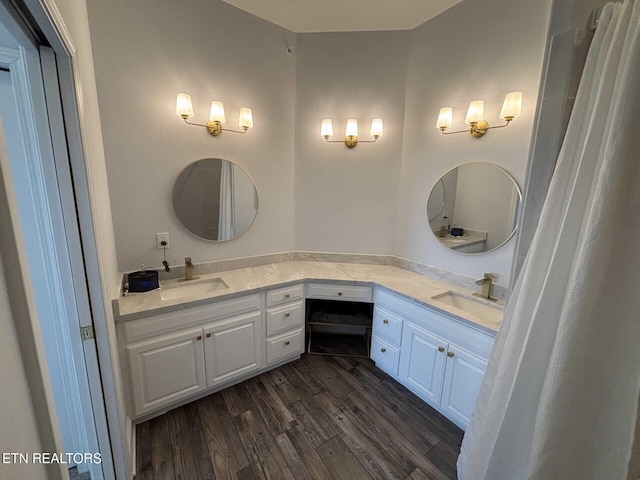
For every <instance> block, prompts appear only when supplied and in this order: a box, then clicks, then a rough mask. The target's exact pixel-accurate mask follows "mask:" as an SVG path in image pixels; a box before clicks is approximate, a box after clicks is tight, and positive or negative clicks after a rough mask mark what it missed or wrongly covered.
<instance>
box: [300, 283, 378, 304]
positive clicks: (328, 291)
mask: <svg viewBox="0 0 640 480" xmlns="http://www.w3.org/2000/svg"><path fill="white" fill-rule="evenodd" d="M307 292H308V294H307V298H319V299H324V300H342V301H351V302H369V303H370V302H371V301H372V298H373V294H372V289H371V287H366V286H362V285H336V284H331V283H309V286H308V291H307Z"/></svg>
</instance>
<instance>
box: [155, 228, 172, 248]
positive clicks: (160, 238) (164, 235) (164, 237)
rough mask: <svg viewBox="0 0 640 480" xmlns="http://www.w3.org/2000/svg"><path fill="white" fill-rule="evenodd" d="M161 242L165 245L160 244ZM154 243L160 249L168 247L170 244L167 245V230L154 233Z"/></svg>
mask: <svg viewBox="0 0 640 480" xmlns="http://www.w3.org/2000/svg"><path fill="white" fill-rule="evenodd" d="M162 242H166V245H162ZM156 244H157V247H158V248H160V249H162V248H170V247H171V245H169V233H168V232H162V233H156Z"/></svg>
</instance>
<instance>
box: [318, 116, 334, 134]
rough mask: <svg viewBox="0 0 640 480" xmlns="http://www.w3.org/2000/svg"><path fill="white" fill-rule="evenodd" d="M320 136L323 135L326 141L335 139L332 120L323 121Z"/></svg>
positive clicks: (324, 119)
mask: <svg viewBox="0 0 640 480" xmlns="http://www.w3.org/2000/svg"><path fill="white" fill-rule="evenodd" d="M320 135H322V136H323V137H324V138H325V139H326V138H329V137H333V123H331V119H330V118H323V119H322V126H321V127H320Z"/></svg>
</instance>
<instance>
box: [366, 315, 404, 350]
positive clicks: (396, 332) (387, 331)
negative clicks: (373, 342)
mask: <svg viewBox="0 0 640 480" xmlns="http://www.w3.org/2000/svg"><path fill="white" fill-rule="evenodd" d="M402 322H403V320H402V317H400V316H399V315H397V314H395V313H393V312H391V311H389V310H387V309H385V308H383V307H379V306H378V305H376V306H375V307H374V309H373V333H374V334H375V335H378V336H380V337H382V338H384V339H385V340H387V341H389V342H391V343H392V344H394V345H396V346H398V347H399V346H400V341H401V340H402Z"/></svg>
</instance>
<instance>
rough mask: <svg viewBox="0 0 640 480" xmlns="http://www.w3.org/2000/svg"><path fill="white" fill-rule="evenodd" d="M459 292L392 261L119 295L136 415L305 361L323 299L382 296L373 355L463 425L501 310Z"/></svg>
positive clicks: (244, 275)
mask: <svg viewBox="0 0 640 480" xmlns="http://www.w3.org/2000/svg"><path fill="white" fill-rule="evenodd" d="M451 289H452V286H451V285H449V284H446V283H443V282H439V281H436V280H434V279H431V278H428V277H424V276H422V275H418V274H416V273H413V272H409V271H406V270H403V269H400V268H397V267H393V266H389V265H361V264H346V263H331V262H295V261H292V262H282V263H279V264H271V265H264V266H261V267H251V268H244V269H238V270H230V271H224V272H218V273H214V274H207V275H200V280H197V281H194V283H193V284H190V285H186V286H184V285H180V286H179V287H177V288H176V289H174V290H171V288H170V286H169V288H165V289H164V290H163V287H162V286H161V288H160V290H157V291H153V292H148V293H145V294H139V295H132V296H127V297H119V298H118V299H115V300H114V301H113V307H114V311H115V316H116V319H117V333H118V344H119V350H120V360H121V366H122V370H123V375H124V377H125V385H127V402H128V410H129V415H130V416H131V417H132V418H133V419H134V421H135V422H140V421H143V420H145V419H148V418H151V417H153V416H156V415H158V414H161V413H163V412H165V411H167V410H169V409H172V408H175V407H177V406H179V405H181V404H184V403H187V402H190V401H193V400H195V399H197V398H199V397H202V396H205V395H208V394H210V393H213V392H215V391H218V390H221V389H223V388H226V387H228V386H230V385H233V384H235V383H238V382H241V381H243V380H245V379H247V378H250V377H252V376H255V375H258V374H260V373H262V372H264V371H267V370H270V369H272V368H275V367H277V366H279V365H282V364H284V363H287V362H290V361H292V360H295V359H297V358H298V357H299V355H300V354H301V353H302V352H303V351H304V350H305V318H304V317H305V299H307V298H313V299H323V300H337V301H345V300H346V301H360V302H372V303H373V304H374V314H373V326H372V331H371V359H372V360H373V361H374V362H376V365H377V366H378V367H380V368H381V369H382V370H384V371H385V372H387V373H388V374H389V375H391V376H392V377H393V378H395V379H396V380H398V381H399V382H400V383H402V384H403V385H405V386H407V387H408V388H409V389H410V390H411V391H413V392H414V393H415V394H416V395H418V396H419V397H420V398H422V399H423V400H425V401H426V402H428V403H429V404H430V405H432V406H433V407H434V408H436V409H437V410H439V411H440V412H442V413H443V414H444V415H445V416H447V417H448V418H450V419H451V420H452V421H453V422H454V423H456V424H457V425H459V426H460V427H462V428H465V427H466V425H467V423H468V421H469V418H470V415H471V412H472V410H473V406H474V404H475V399H476V396H477V394H478V390H479V388H480V384H481V381H482V377H483V375H484V370H485V368H486V364H487V359H488V356H489V353H490V351H491V346H492V344H493V339H494V336H495V332H496V330H497V328H498V326H499V321H500V320H499V319H500V316H501V311H500V310H496V309H495V307H489V306H487V307H486V308H487V309H490V310H488V311H489V312H490V313H491V314H493V311H495V312H497V314H495V315H493V316H491V315H489V316H485V315H484V314H483V311H482V309H480V310H478V311H477V312H475V313H473V312H471V311H469V309H464V308H459V305H458V307H456V306H455V305H454V304H450V303H451V302H449V303H447V302H443V301H441V300H439V298H445V297H443V295H447V294H448V293H450V291H451ZM456 290H457V291H456V295H464V296H465V298H466V296H470V292H465V291H464V289H456ZM434 297H435V299H434ZM447 298H448V297H447ZM472 302H474V305H475V304H476V303H478V305H482V302H481V300H480V299H478V300H477V301H476V300H472Z"/></svg>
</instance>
